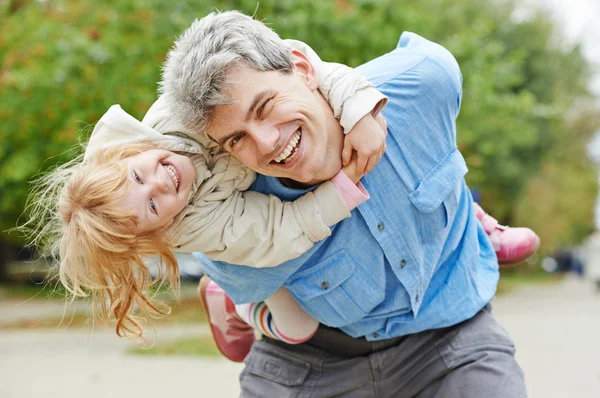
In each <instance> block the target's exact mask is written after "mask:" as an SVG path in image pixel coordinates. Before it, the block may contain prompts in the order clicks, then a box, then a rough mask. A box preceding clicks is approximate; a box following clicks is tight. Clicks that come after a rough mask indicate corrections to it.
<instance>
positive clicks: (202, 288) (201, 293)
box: [198, 275, 243, 363]
mask: <svg viewBox="0 0 600 398" xmlns="http://www.w3.org/2000/svg"><path fill="white" fill-rule="evenodd" d="M210 281H211V279H210V278H209V277H208V276H207V275H204V276H203V277H202V278H201V279H200V283H198V297H199V298H200V304H201V305H202V308H203V309H204V313H205V314H206V317H207V320H208V326H209V327H210V335H211V337H212V339H213V342H214V343H215V347H217V349H218V350H219V352H220V353H221V355H223V356H224V357H225V358H227V359H229V360H230V361H232V362H237V363H240V362H243V360H242V361H239V360H235V359H232V358H230V357H229V356H227V355H226V354H225V353H224V352H223V350H221V347H220V346H219V343H218V342H217V339H216V338H215V333H217V332H218V331H217V330H215V329H214V327H213V324H212V323H211V322H210V311H209V310H208V304H207V302H206V300H205V299H204V297H206V288H207V287H208V284H209V283H210Z"/></svg>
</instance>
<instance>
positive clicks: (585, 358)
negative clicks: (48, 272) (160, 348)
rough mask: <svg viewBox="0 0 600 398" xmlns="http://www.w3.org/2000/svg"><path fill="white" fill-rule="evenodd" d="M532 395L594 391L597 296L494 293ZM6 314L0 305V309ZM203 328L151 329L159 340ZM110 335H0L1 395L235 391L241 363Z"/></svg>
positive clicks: (598, 389) (148, 397)
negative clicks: (167, 352)
mask: <svg viewBox="0 0 600 398" xmlns="http://www.w3.org/2000/svg"><path fill="white" fill-rule="evenodd" d="M494 311H495V313H496V315H497V317H498V318H499V319H500V320H501V322H502V323H503V324H504V325H505V327H506V328H507V329H508V331H509V333H510V334H511V335H512V336H513V338H514V340H515V342H516V344H517V347H518V350H519V351H518V358H519V360H520V362H521V364H522V366H523V368H524V369H525V372H526V374H527V383H528V386H529V392H530V397H532V398H570V397H578V398H597V397H599V396H600V297H599V296H595V295H594V294H593V293H592V289H591V287H590V286H589V285H587V284H585V283H583V282H581V281H579V280H576V279H568V280H566V281H564V282H563V283H560V284H557V285H552V286H534V287H527V288H523V289H520V290H517V291H515V292H514V293H511V294H510V295H508V296H505V297H501V298H500V299H497V300H496V302H495V303H494ZM3 312H4V313H5V314H6V313H8V312H10V311H9V310H7V309H6V308H4V309H2V306H1V305H0V314H1V313H3ZM205 333H207V329H206V328H205V327H184V328H182V327H178V328H169V329H159V330H158V336H159V338H160V339H173V338H176V337H178V336H188V335H199V334H205ZM127 346H128V343H127V341H124V340H122V339H118V338H116V337H115V336H114V335H113V334H112V331H96V332H95V333H94V334H92V333H91V332H89V331H85V330H63V329H52V330H39V329H38V330H30V331H0V397H2V398H39V397H40V396H42V397H44V398H80V397H82V396H83V397H86V398H111V397H118V398H120V397H130V398H137V397H140V398H142V397H143V398H155V397H156V398H166V397H169V396H176V397H178V398H179V397H188V396H189V397H207V398H213V397H214V398H219V397H235V396H237V394H238V387H237V377H238V374H239V372H240V370H241V366H240V365H237V364H232V363H229V362H227V361H226V360H215V359H198V358H183V357H137V356H131V355H128V354H126V353H125V349H126V347H127Z"/></svg>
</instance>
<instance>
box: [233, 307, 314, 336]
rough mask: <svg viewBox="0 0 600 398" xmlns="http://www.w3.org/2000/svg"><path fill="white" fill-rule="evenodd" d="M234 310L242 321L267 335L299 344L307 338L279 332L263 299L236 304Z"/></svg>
mask: <svg viewBox="0 0 600 398" xmlns="http://www.w3.org/2000/svg"><path fill="white" fill-rule="evenodd" d="M235 310H236V312H237V314H238V315H239V316H240V318H242V320H244V322H246V323H247V324H248V325H250V326H252V327H253V328H254V329H256V330H258V331H259V332H260V333H262V334H264V335H265V336H267V337H270V338H272V339H275V340H281V341H283V342H285V343H288V344H299V343H303V342H304V341H306V340H307V339H293V338H291V337H288V336H285V335H284V334H283V333H281V332H280V331H279V329H278V328H277V325H276V322H275V319H274V318H273V315H272V314H271V311H270V310H269V307H267V305H266V304H265V303H264V301H261V302H259V303H249V304H236V306H235Z"/></svg>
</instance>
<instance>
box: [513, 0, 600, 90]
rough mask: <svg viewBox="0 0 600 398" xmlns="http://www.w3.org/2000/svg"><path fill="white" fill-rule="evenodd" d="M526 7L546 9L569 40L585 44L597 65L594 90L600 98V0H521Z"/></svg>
mask: <svg viewBox="0 0 600 398" xmlns="http://www.w3.org/2000/svg"><path fill="white" fill-rule="evenodd" d="M520 1H521V4H523V5H524V6H526V7H527V6H533V7H539V8H542V9H545V10H547V11H549V12H550V14H551V15H552V16H553V17H554V18H555V19H556V20H557V21H558V23H559V26H561V28H562V29H563V31H564V32H565V33H566V36H567V38H568V39H570V40H573V41H580V42H582V43H583V49H584V53H585V55H586V56H587V57H588V58H589V59H590V61H592V62H593V63H594V64H595V69H596V73H595V78H594V80H593V82H592V90H593V91H594V92H595V93H596V94H597V95H598V96H600V0H520Z"/></svg>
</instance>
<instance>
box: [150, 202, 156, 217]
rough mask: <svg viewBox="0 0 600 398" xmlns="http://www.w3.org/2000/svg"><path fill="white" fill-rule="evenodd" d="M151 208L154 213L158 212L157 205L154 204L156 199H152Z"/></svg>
mask: <svg viewBox="0 0 600 398" xmlns="http://www.w3.org/2000/svg"><path fill="white" fill-rule="evenodd" d="M150 209H151V210H152V213H154V214H157V213H156V205H155V204H154V200H152V199H150Z"/></svg>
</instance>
